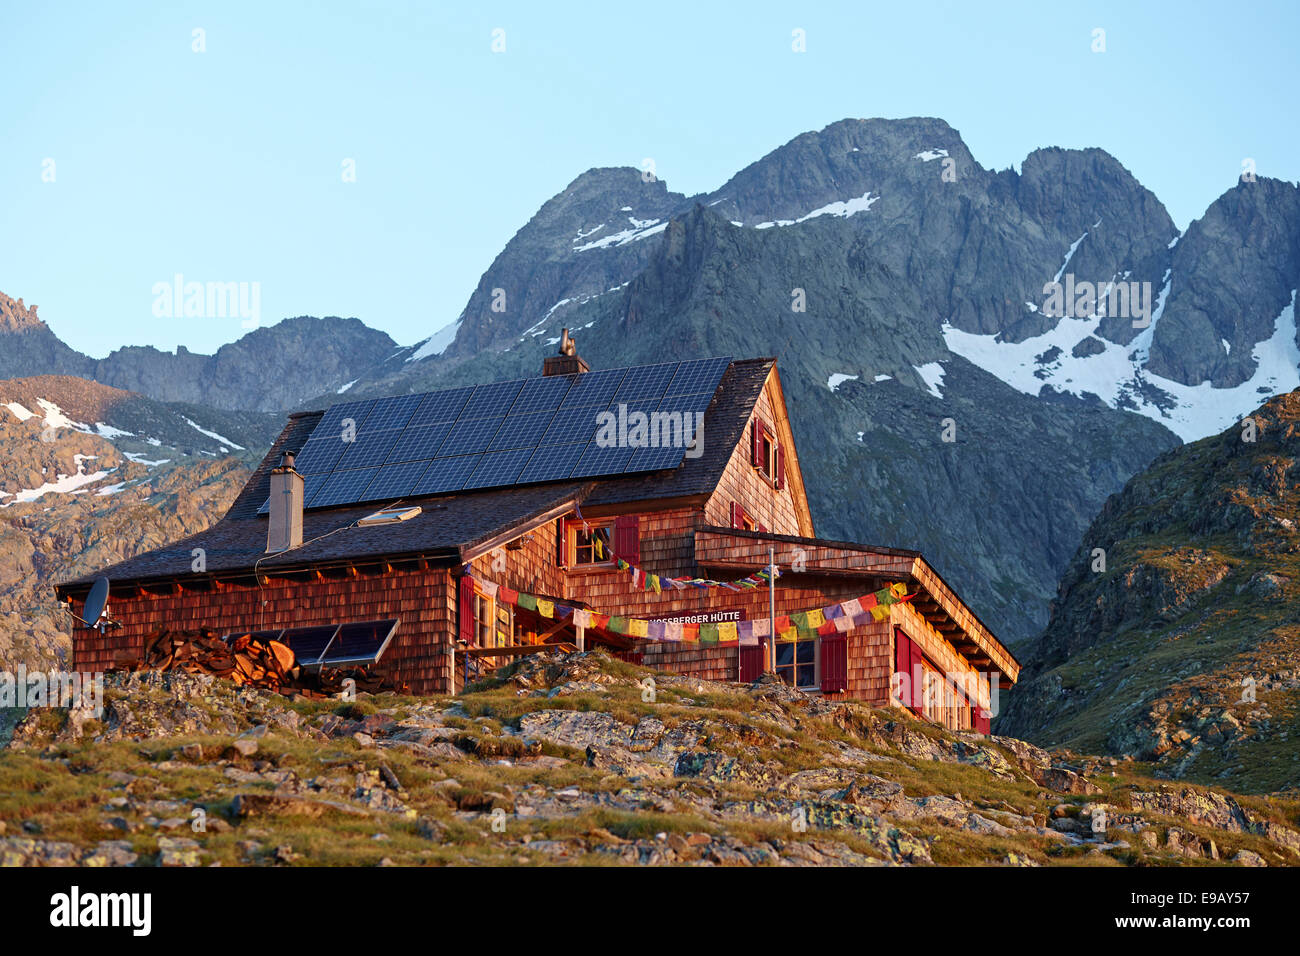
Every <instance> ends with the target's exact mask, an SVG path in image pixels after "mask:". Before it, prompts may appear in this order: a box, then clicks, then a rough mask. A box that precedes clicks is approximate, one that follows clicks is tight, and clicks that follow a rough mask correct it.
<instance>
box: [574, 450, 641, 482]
mask: <svg viewBox="0 0 1300 956" xmlns="http://www.w3.org/2000/svg"><path fill="white" fill-rule="evenodd" d="M632 452H633V449H632V448H627V447H621V446H619V445H610V446H609V447H606V448H602V447H601V446H600V445H597V444H596V443H595V442H591V443H590V444H588V445H587V449H586V451H584V452H583V453H582V458H580V459H579V460H578V465H577V467H576V468H574V469H573V473H572V474H571V475H570V477H571V478H591V477H594V476H596V475H617V474H619V473H620V472H621V471H622V470H623V469H624V468H626V467H627V463H628V459H630V458H631V457H632Z"/></svg>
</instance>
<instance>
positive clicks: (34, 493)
mask: <svg viewBox="0 0 1300 956" xmlns="http://www.w3.org/2000/svg"><path fill="white" fill-rule="evenodd" d="M73 460H74V461H75V462H76V463H77V473H76V474H75V475H58V476H56V479H55V480H54V481H47V482H45V483H44V484H43V485H41V486H40V487H39V488H24V489H22V490H21V491H19V492H17V493H16V494H10V493H9V492H0V498H12V499H13V500H12V501H6V502H5V503H4V504H0V508H8V507H9V506H10V505H16V504H23V503H25V502H28V501H35V500H36V499H37V498H40V497H42V496H44V495H47V494H49V493H50V492H55V493H57V494H75V493H77V490H78V489H79V488H84V487H85V486H86V485H92V484H94V483H95V482H97V481H101V480H103V479H104V478H107V477H108V475H109V472H107V471H96V472H93V473H91V474H87V473H86V467H85V463H86V462H88V461H94V460H95V456H94V455H74V456H73Z"/></svg>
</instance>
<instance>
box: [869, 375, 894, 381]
mask: <svg viewBox="0 0 1300 956" xmlns="http://www.w3.org/2000/svg"><path fill="white" fill-rule="evenodd" d="M893 378H894V376H892V375H877V376H876V377H875V378H874V379H872V381H873V382H889V381H893Z"/></svg>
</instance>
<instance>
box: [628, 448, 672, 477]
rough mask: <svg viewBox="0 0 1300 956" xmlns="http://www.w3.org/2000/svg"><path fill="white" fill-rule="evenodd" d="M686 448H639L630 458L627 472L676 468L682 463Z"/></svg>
mask: <svg viewBox="0 0 1300 956" xmlns="http://www.w3.org/2000/svg"><path fill="white" fill-rule="evenodd" d="M685 454H686V449H685V448H638V449H637V450H636V451H634V452H633V453H632V457H631V458H629V459H628V463H627V467H626V468H624V469H623V472H624V473H625V474H630V473H631V472H634V471H659V470H660V469H663V468H676V467H677V466H678V465H680V464H681V463H682V458H683V456H684V455H685Z"/></svg>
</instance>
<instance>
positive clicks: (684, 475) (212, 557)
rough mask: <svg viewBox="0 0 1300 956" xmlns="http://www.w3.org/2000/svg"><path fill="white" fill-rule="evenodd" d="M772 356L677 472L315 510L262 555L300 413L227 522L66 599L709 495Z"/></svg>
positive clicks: (724, 393) (306, 425)
mask: <svg viewBox="0 0 1300 956" xmlns="http://www.w3.org/2000/svg"><path fill="white" fill-rule="evenodd" d="M774 365H775V359H771V358H762V359H745V360H741V361H736V362H732V363H731V364H730V365H729V366H728V368H727V370H726V372H725V373H724V374H723V376H722V380H721V381H720V382H719V384H718V388H717V390H716V391H715V392H714V395H713V400H712V402H711V403H710V405H709V407H708V409H707V410H706V411H705V414H704V432H703V434H704V441H703V451H702V454H701V455H700V456H699V457H698V458H690V457H687V458H684V459H683V461H682V463H681V465H679V466H678V467H677V468H674V469H667V470H664V471H659V472H650V473H645V474H639V475H635V476H627V477H623V476H619V477H614V478H597V479H593V480H584V481H573V480H569V479H566V480H564V481H561V482H549V483H542V484H534V485H516V486H512V487H507V488H496V489H491V490H485V491H474V492H458V493H455V494H447V495H437V496H431V497H425V498H405V499H403V500H402V503H403V504H409V505H419V506H420V507H421V509H422V511H421V514H419V515H418V516H416V517H415V518H413V519H411V520H408V521H403V522H401V523H398V524H385V525H372V526H368V527H357V526H356V522H357V521H358V520H359V519H361V518H364V517H366V516H367V515H370V514H373V513H374V512H376V511H377V510H379V509H380V508H381V507H383V504H382V503H371V504H367V505H348V506H343V507H336V508H322V509H311V510H309V511H307V512H306V513H305V514H304V515H303V540H304V542H306V543H304V544H303V545H302V547H299V548H295V549H293V550H292V551H286V552H283V553H279V554H270V555H268V554H266V553H265V552H266V531H267V518H266V516H265V515H259V514H258V513H257V512H258V509H259V508H261V506H262V504H263V502H265V501H266V500H267V498H268V497H269V495H270V487H271V470H272V469H273V468H274V467H275V466H276V465H277V464H278V463H279V461H280V457H281V455H282V454H284V453H285V452H298V451H300V450H301V449H302V446H303V445H304V444H306V442H307V439H308V437H309V436H310V435H311V433H312V430H313V429H314V428H315V427H316V425H317V423H318V422H319V421H320V420H321V417H322V416H323V415H324V412H323V411H316V412H299V413H295V414H293V415H291V416H290V417H289V421H288V424H286V426H285V428H284V430H283V431H282V432H281V433H280V436H279V438H277V439H276V441H275V443H274V444H273V445H272V446H271V448H270V450H269V451H268V452H267V453H266V456H265V457H264V458H263V459H262V462H261V464H260V465H259V466H258V468H257V470H256V471H255V472H254V473H253V475H252V477H251V478H250V479H249V480H248V483H247V484H246V485H245V486H244V488H243V490H242V491H241V492H240V493H239V495H238V496H237V497H236V498H235V500H234V502H233V503H232V504H231V506H230V509H229V510H228V511H227V512H226V514H225V516H224V517H223V518H222V519H221V520H220V521H218V522H217V523H216V524H214V525H213V526H212V527H211V528H209V529H208V530H206V531H202V532H200V533H198V534H195V535H191V536H190V537H188V538H184V539H182V540H180V541H177V542H174V543H173V544H170V545H167V546H165V547H162V548H158V549H156V550H154V551H147V552H145V553H144V554H140V555H137V556H136V557H134V558H129V559H128V560H126V561H122V562H120V563H118V564H115V565H112V566H111V567H108V568H105V569H103V570H101V571H98V572H95V573H93V574H85V575H82V576H80V577H77V578H72V579H70V580H67V581H64V582H61V583H60V584H59V585H58V586H57V590H58V591H59V593H60V595H62V594H65V593H68V592H76V591H79V590H82V589H84V588H86V587H88V586H89V585H90V583H91V582H92V581H94V579H95V578H98V577H107V578H109V579H110V580H112V581H113V582H115V583H123V582H145V581H149V580H158V579H165V578H174V577H186V576H191V575H192V574H193V573H194V572H193V569H192V563H193V561H194V550H195V549H196V548H201V549H202V550H203V552H204V559H205V561H206V573H208V574H212V573H221V572H226V573H231V572H241V571H242V572H251V571H253V570H254V569H256V570H258V571H277V570H279V571H283V570H290V569H294V568H304V567H310V566H318V565H326V564H330V563H344V562H355V561H365V560H375V559H383V558H396V557H416V556H418V557H422V558H425V559H428V560H431V561H435V562H445V563H448V564H451V563H456V562H458V561H459V560H460V559H461V556H462V555H463V554H464V553H465V552H467V551H469V550H470V549H472V548H473V547H474V546H475V545H478V544H481V543H482V542H485V541H488V540H490V539H492V538H494V537H496V536H497V535H500V534H502V533H504V532H506V531H508V530H510V529H511V528H514V527H525V526H527V525H529V523H530V522H539V520H540V519H543V518H544V517H545V520H550V518H549V517H546V516H550V515H552V514H553V513H554V512H555V511H556V509H558V508H563V509H564V510H568V507H571V506H572V505H573V504H575V503H576V504H583V505H594V504H625V503H632V502H637V501H647V500H653V499H657V498H676V497H686V496H691V495H707V494H710V493H711V492H712V491H713V490H714V489H715V488H716V487H717V485H718V483H719V481H720V480H721V478H722V474H723V471H724V470H725V469H726V467H727V462H728V461H729V459H730V457H731V453H732V451H733V449H734V448H735V447H736V444H737V443H738V442H739V441H740V440H741V438H742V436H743V435H744V430H745V426H746V424H747V422H748V421H749V417H750V414H751V413H752V412H753V409H754V405H755V403H756V402H757V401H758V399H759V396H760V394H761V393H762V390H763V384H764V383H765V382H766V381H767V378H768V375H769V374H770V373H771V371H772V368H773V366H774Z"/></svg>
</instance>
